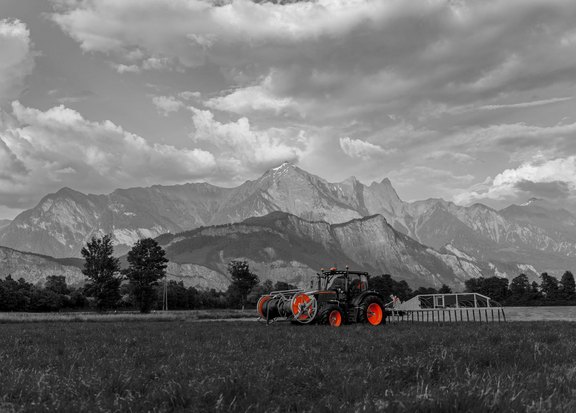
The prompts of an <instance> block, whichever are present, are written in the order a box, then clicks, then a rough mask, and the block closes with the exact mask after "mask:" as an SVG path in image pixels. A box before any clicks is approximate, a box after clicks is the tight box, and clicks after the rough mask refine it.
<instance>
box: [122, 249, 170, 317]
mask: <svg viewBox="0 0 576 413" xmlns="http://www.w3.org/2000/svg"><path fill="white" fill-rule="evenodd" d="M165 255H166V252H165V251H164V249H163V248H162V247H161V246H160V245H158V243H157V242H156V241H155V240H153V239H152V238H144V239H141V240H139V241H138V242H136V244H135V245H134V247H132V249H131V250H130V252H128V263H129V267H128V269H126V270H125V271H124V275H126V278H128V280H129V281H130V287H131V294H132V297H133V299H134V300H135V302H136V304H137V305H138V307H139V309H140V312H142V313H147V312H150V310H151V309H152V306H153V305H154V301H155V299H156V292H155V290H154V286H156V285H158V281H159V280H161V279H162V278H164V277H165V276H166V267H167V263H168V260H167V259H166V257H165Z"/></svg>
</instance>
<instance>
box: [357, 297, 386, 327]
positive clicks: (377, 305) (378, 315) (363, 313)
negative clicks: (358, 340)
mask: <svg viewBox="0 0 576 413" xmlns="http://www.w3.org/2000/svg"><path fill="white" fill-rule="evenodd" d="M384 317H385V313H384V303H383V302H382V300H381V299H380V298H378V297H376V296H375V295H371V296H369V297H366V298H365V299H364V301H362V303H361V304H360V319H359V321H360V322H361V323H368V324H370V325H373V326H378V325H380V324H382V322H383V321H384Z"/></svg>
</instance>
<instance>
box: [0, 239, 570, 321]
mask: <svg viewBox="0 0 576 413" xmlns="http://www.w3.org/2000/svg"><path fill="white" fill-rule="evenodd" d="M81 254H82V257H83V258H84V267H83V269H82V273H83V274H84V275H85V276H86V284H85V285H84V286H82V287H77V288H73V287H71V286H69V285H67V284H66V279H65V277H64V276H59V275H51V276H49V277H47V280H46V283H45V284H44V286H38V285H33V284H31V283H28V282H26V281H25V280H23V279H19V280H14V279H13V278H12V277H11V276H8V277H6V279H5V280H1V279H0V311H37V312H46V311H75V310H97V311H108V310H124V309H138V310H139V311H141V312H143V313H147V312H150V311H152V310H160V309H162V305H163V300H164V289H166V295H167V301H168V308H169V309H171V310H191V309H210V308H245V307H246V306H249V307H253V306H255V305H256V303H257V302H258V299H259V298H260V297H261V296H262V295H264V294H267V293H269V292H271V291H278V290H289V289H294V288H296V286H294V285H290V284H288V283H286V282H282V281H279V282H276V283H273V282H272V281H270V280H265V281H264V282H262V283H261V282H260V278H259V277H258V275H257V274H254V273H253V272H252V271H251V270H250V267H249V265H248V263H247V262H246V261H242V260H233V261H231V262H229V264H228V273H229V275H230V278H231V284H230V286H229V287H228V289H227V290H226V291H225V292H221V291H216V290H214V289H211V290H207V291H203V290H198V289H196V288H194V287H185V286H184V284H183V282H176V281H169V282H166V284H164V283H161V282H160V281H161V280H162V279H164V281H166V279H165V277H166V268H167V263H168V260H167V259H166V257H165V251H164V249H163V248H162V247H161V246H160V245H158V243H157V242H156V241H155V240H153V239H152V238H144V239H141V240H139V241H138V242H136V244H135V245H134V247H133V248H132V249H131V250H130V251H129V252H128V255H127V261H128V267H127V268H126V269H123V270H121V268H120V261H119V259H118V258H116V257H114V248H113V245H112V240H111V236H110V235H104V236H103V237H101V238H98V237H93V238H92V239H91V240H90V241H89V242H88V243H87V244H86V246H85V247H84V248H82V251H81ZM540 280H541V282H540V283H538V282H536V281H533V282H532V283H530V281H529V279H528V276H526V275H525V274H520V275H519V276H517V277H515V278H514V279H512V280H511V281H510V282H509V281H508V279H506V278H499V277H487V278H485V277H479V278H472V279H469V280H467V281H466V282H465V292H475V293H480V294H483V295H486V296H488V297H490V298H492V299H494V300H496V301H498V302H500V303H501V304H503V305H518V306H537V305H576V283H575V281H574V276H573V275H572V273H571V272H570V271H566V272H565V273H564V274H563V275H562V277H561V279H560V280H558V279H557V278H555V277H553V276H551V275H548V273H542V274H541V276H540ZM370 288H371V289H373V290H376V291H378V292H379V293H381V294H382V295H383V296H384V297H385V298H388V297H390V296H391V295H395V296H397V297H399V298H400V299H401V300H402V301H406V300H408V299H410V298H412V297H414V296H416V295H419V294H436V293H451V292H452V290H451V289H450V288H449V287H448V286H446V285H442V286H441V287H440V288H438V289H436V288H428V287H419V288H417V289H415V290H412V289H411V288H410V286H409V285H408V283H407V282H406V281H397V280H395V279H394V278H393V277H392V276H391V275H390V274H383V275H378V276H374V277H371V278H370Z"/></svg>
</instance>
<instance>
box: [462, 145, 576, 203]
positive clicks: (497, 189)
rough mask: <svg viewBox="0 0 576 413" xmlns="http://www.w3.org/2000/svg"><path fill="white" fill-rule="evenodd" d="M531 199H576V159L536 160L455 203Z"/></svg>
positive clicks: (512, 170) (506, 173) (478, 188)
mask: <svg viewBox="0 0 576 413" xmlns="http://www.w3.org/2000/svg"><path fill="white" fill-rule="evenodd" d="M531 196H535V197H545V198H554V199H558V198H563V199H565V200H570V199H572V200H573V199H575V198H576V156H574V155H573V156H568V157H564V158H555V159H545V158H543V157H541V156H538V157H535V158H534V159H532V160H530V161H527V162H524V163H523V164H521V165H520V166H519V167H517V168H510V169H506V170H504V171H503V172H501V173H499V174H498V175H496V176H495V177H494V179H492V180H490V179H489V180H487V181H486V182H484V183H483V184H481V185H477V186H476V187H474V188H471V189H469V190H468V191H465V192H463V193H461V194H459V195H457V196H456V197H455V200H456V201H457V202H459V203H464V204H466V203H471V202H476V201H486V200H494V201H505V202H517V201H519V200H521V199H523V198H526V197H531Z"/></svg>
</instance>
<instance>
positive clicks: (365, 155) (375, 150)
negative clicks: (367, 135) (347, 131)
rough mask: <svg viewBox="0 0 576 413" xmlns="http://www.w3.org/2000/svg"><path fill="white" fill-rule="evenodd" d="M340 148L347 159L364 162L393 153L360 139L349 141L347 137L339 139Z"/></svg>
mask: <svg viewBox="0 0 576 413" xmlns="http://www.w3.org/2000/svg"><path fill="white" fill-rule="evenodd" d="M340 148H341V149H342V151H343V152H344V153H345V154H346V155H348V156H349V157H351V158H360V159H364V160H368V159H370V158H378V157H381V156H383V155H388V154H390V153H393V152H394V151H393V150H386V149H384V148H382V147H381V146H378V145H374V144H373V143H370V142H366V141H363V140H362V139H351V138H349V137H345V138H340Z"/></svg>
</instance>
